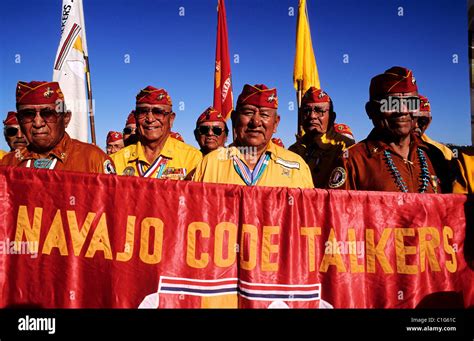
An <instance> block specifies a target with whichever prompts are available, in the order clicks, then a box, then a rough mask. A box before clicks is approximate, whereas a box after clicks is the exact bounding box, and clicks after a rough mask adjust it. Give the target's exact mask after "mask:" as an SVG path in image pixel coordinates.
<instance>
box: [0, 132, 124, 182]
mask: <svg viewBox="0 0 474 341" xmlns="http://www.w3.org/2000/svg"><path fill="white" fill-rule="evenodd" d="M48 158H49V159H50V160H51V161H52V162H54V168H52V169H54V170H65V171H75V172H85V173H105V174H110V173H115V166H114V164H113V162H112V160H111V159H110V157H108V156H107V154H105V153H104V152H103V151H102V150H101V149H100V148H99V147H97V146H94V145H92V144H89V143H84V142H81V141H78V140H74V139H71V138H70V137H69V135H68V134H67V133H64V136H63V138H62V139H61V141H59V143H58V144H57V145H56V146H55V147H54V148H53V149H52V150H51V151H50V152H49V154H48ZM38 159H41V157H40V156H39V155H38V154H36V153H35V152H33V151H31V150H29V149H28V147H27V148H25V149H23V151H22V152H19V153H15V152H13V153H9V154H7V155H5V157H4V158H3V159H2V160H1V162H0V165H2V166H16V167H30V168H42V167H39V164H38V163H36V164H35V160H38ZM43 165H44V163H43ZM51 165H52V166H53V164H52V163H51Z"/></svg>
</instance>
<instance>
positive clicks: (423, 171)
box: [383, 148, 430, 193]
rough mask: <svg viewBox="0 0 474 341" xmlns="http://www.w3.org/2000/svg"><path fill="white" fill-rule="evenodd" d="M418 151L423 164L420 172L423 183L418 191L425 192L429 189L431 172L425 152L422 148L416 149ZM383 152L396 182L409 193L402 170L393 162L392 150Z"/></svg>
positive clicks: (403, 190)
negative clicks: (401, 173)
mask: <svg viewBox="0 0 474 341" xmlns="http://www.w3.org/2000/svg"><path fill="white" fill-rule="evenodd" d="M416 153H417V154H418V159H419V160H420V165H421V174H420V181H421V185H420V189H419V190H418V192H420V193H425V192H426V190H427V189H428V183H429V181H430V172H429V170H428V163H427V162H426V156H425V153H424V152H423V151H422V150H421V149H420V148H417V149H416ZM383 154H384V156H385V161H386V162H387V165H388V167H389V168H390V172H391V173H392V176H394V177H395V183H396V184H397V186H398V188H399V189H400V190H401V191H402V192H404V193H407V192H408V187H407V185H406V183H405V181H404V180H403V178H402V176H401V175H400V172H399V171H398V169H397V167H396V166H395V163H394V162H393V159H392V156H391V155H390V152H389V151H388V150H385V151H384V152H383Z"/></svg>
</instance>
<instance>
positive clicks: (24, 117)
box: [17, 108, 61, 123]
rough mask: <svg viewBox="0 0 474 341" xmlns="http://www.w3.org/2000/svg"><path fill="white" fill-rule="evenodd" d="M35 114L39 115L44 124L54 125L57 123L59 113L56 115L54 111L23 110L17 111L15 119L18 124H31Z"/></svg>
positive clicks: (46, 109)
mask: <svg viewBox="0 0 474 341" xmlns="http://www.w3.org/2000/svg"><path fill="white" fill-rule="evenodd" d="M36 113H39V114H40V116H41V118H42V119H43V120H44V121H45V122H46V123H56V122H57V121H58V118H59V116H60V115H61V113H58V112H57V111H56V110H54V109H48V108H45V109H41V110H35V109H24V110H20V111H18V114H17V118H18V121H19V122H20V123H31V122H33V121H34V119H35V118H36Z"/></svg>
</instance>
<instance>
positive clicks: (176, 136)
mask: <svg viewBox="0 0 474 341" xmlns="http://www.w3.org/2000/svg"><path fill="white" fill-rule="evenodd" d="M170 136H171V137H172V138H174V139H176V140H178V141H181V142H184V139H183V137H182V136H181V134H180V133H175V132H174V131H170Z"/></svg>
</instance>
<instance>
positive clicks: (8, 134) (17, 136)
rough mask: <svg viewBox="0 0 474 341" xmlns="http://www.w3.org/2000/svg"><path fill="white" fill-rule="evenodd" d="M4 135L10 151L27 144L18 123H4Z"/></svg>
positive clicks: (24, 146)
mask: <svg viewBox="0 0 474 341" xmlns="http://www.w3.org/2000/svg"><path fill="white" fill-rule="evenodd" d="M3 133H4V135H5V141H7V144H8V146H9V147H10V151H14V150H16V149H20V150H22V149H24V148H26V146H27V145H28V141H27V140H26V137H25V135H23V133H22V131H21V129H20V126H19V125H18V124H10V125H6V126H5V127H4V129H3Z"/></svg>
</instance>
